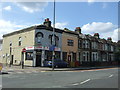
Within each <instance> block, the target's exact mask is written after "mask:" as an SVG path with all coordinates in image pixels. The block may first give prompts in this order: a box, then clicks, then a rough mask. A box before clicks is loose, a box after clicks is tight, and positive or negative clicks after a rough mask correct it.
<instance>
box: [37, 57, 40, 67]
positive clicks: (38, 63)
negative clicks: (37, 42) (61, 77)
mask: <svg viewBox="0 0 120 90" xmlns="http://www.w3.org/2000/svg"><path fill="white" fill-rule="evenodd" d="M36 66H37V67H40V66H41V55H36Z"/></svg>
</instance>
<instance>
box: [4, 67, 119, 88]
mask: <svg viewBox="0 0 120 90" xmlns="http://www.w3.org/2000/svg"><path fill="white" fill-rule="evenodd" d="M2 87H3V88H118V69H117V68H113V69H99V70H87V71H84V70H77V71H61V72H59V71H54V72H52V71H48V72H36V73H18V74H8V75H2Z"/></svg>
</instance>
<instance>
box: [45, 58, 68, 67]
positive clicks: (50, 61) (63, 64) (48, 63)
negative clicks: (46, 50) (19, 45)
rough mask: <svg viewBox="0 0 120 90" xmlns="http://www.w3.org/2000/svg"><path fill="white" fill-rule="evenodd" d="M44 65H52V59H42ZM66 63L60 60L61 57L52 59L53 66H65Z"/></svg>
mask: <svg viewBox="0 0 120 90" xmlns="http://www.w3.org/2000/svg"><path fill="white" fill-rule="evenodd" d="M44 66H45V67H52V60H45V61H44ZM67 66H68V63H67V62H65V61H63V60H61V59H54V67H60V68H62V67H67Z"/></svg>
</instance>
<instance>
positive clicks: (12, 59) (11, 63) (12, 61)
mask: <svg viewBox="0 0 120 90" xmlns="http://www.w3.org/2000/svg"><path fill="white" fill-rule="evenodd" d="M11 65H13V55H11Z"/></svg>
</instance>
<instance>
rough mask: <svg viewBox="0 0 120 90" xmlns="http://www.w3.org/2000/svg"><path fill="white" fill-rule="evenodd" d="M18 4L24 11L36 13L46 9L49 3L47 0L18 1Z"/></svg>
mask: <svg viewBox="0 0 120 90" xmlns="http://www.w3.org/2000/svg"><path fill="white" fill-rule="evenodd" d="M16 5H17V6H18V7H20V8H22V9H23V10H24V11H26V12H29V13H34V12H38V11H44V8H45V7H46V6H47V5H48V3H47V2H17V3H16Z"/></svg>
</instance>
